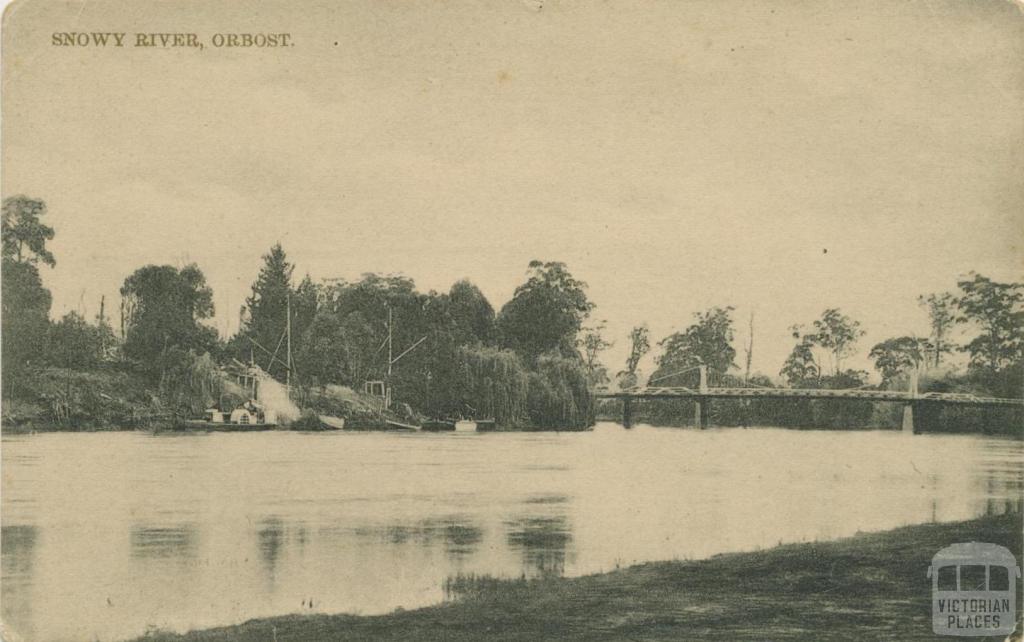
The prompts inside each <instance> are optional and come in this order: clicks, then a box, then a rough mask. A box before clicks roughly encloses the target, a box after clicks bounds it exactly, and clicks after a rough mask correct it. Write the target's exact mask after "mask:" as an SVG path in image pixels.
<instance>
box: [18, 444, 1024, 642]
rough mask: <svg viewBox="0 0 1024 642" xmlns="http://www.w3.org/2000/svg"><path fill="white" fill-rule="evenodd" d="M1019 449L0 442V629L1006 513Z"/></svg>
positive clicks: (379, 605)
mask: <svg viewBox="0 0 1024 642" xmlns="http://www.w3.org/2000/svg"><path fill="white" fill-rule="evenodd" d="M1022 448H1024V446H1022V443H1021V442H1019V441H1008V440H1002V439H990V438H984V437H976V436H964V435H958V436H933V435H921V436H910V435H904V434H901V433H897V432H847V433H843V432H798V431H787V430H775V429H750V430H743V429H714V430H709V431H704V432H699V431H694V430H679V429H656V428H650V427H643V426H641V427H638V428H636V429H634V430H632V431H625V430H623V429H622V428H621V427H619V426H616V425H612V424H601V425H599V426H598V427H597V429H596V430H595V431H594V432H591V433H580V434H551V433H532V434H524V433H518V434H517V433H506V434H501V433H492V434H407V435H399V434H383V433H315V434H300V433H287V432H273V433H258V434H248V435H246V434H209V435H179V436H154V435H146V434H139V433H107V434H41V435H28V436H11V437H5V438H4V439H3V500H2V501H3V505H2V511H3V512H2V514H3V546H2V558H3V578H2V580H3V595H2V598H3V599H2V605H3V606H2V608H3V620H4V622H5V626H6V627H7V629H8V632H10V631H14V632H16V633H17V634H19V635H20V636H21V637H23V638H24V639H28V640H63V639H74V640H86V639H88V640H93V639H97V638H98V639H101V640H106V639H118V638H125V637H129V636H134V635H138V634H141V633H143V632H145V631H146V629H147V627H159V628H164V629H173V630H187V629H190V628H196V627H209V626H215V625H223V624H230V623H235V622H240V621H243V620H246V619H249V618H253V617H258V616H268V615H276V614H284V613H292V612H300V611H304V612H310V611H313V612H354V613H363V614H369V613H380V612H385V611H389V610H393V609H395V608H397V607H404V608H406V609H408V608H412V607H417V606H421V605H425V604H430V603H433V602H438V601H440V600H442V599H444V597H445V596H444V588H443V585H444V581H445V579H446V578H448V577H451V576H454V575H458V574H460V573H461V574H490V575H499V576H509V577H519V576H522V575H524V574H525V575H527V576H533V575H537V574H542V573H564V574H570V575H578V574H583V573H591V572H596V571H602V570H609V569H613V568H615V567H616V566H618V565H628V564H633V563H636V562H641V561H646V560H661V559H671V558H702V557H707V556H710V555H713V554H715V553H720V552H723V551H739V550H752V549H757V548H763V547H769V546H773V545H775V544H778V543H779V542H794V541H805V540H817V539H830V538H836V537H841V536H845V535H850V534H853V533H855V532H857V531H858V530H864V531H871V530H882V529H887V528H891V527H895V526H899V525H903V524H910V523H918V522H928V521H934V520H939V521H942V520H958V519H965V518H969V517H972V516H975V515H980V514H984V513H991V512H1004V511H1006V510H1008V509H1010V510H1020V509H1021V493H1022V486H1024V449H1022ZM922 573H923V570H922ZM310 602H312V607H310Z"/></svg>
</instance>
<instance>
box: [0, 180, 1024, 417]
mask: <svg viewBox="0 0 1024 642" xmlns="http://www.w3.org/2000/svg"><path fill="white" fill-rule="evenodd" d="M45 216H46V205H45V203H43V202H42V201H40V200H38V199H32V198H28V197H24V196H15V197H10V198H8V199H6V200H5V201H4V203H3V230H2V237H3V273H2V274H3V284H2V285H3V294H4V296H3V318H2V324H3V346H2V347H3V368H4V372H5V374H7V375H9V376H7V377H5V381H8V382H12V383H11V386H16V385H17V382H18V381H19V377H18V376H17V375H18V373H20V372H24V371H26V370H31V369H33V368H36V369H38V368H45V367H51V368H52V367H59V368H65V369H69V370H90V369H95V368H98V367H101V366H104V365H105V366H108V367H109V366H110V364H118V365H119V367H124V368H130V369H132V370H133V371H135V372H138V373H140V374H141V375H142V376H143V377H145V378H146V380H148V381H150V382H151V383H152V385H153V387H154V388H155V389H156V390H157V391H158V392H159V393H160V394H161V395H164V396H165V397H167V398H173V399H179V400H180V399H187V398H188V396H189V394H188V393H189V391H190V390H193V389H200V390H205V389H206V388H205V387H204V385H205V384H204V385H199V384H198V383H197V382H202V381H207V380H208V379H209V377H210V371H211V369H214V368H216V367H218V366H223V365H225V364H228V363H230V362H231V361H232V360H237V361H240V362H243V363H248V362H249V361H254V362H256V363H258V364H259V365H260V366H261V367H262V368H263V369H264V370H266V371H267V372H269V373H270V374H271V375H272V376H274V377H275V378H277V379H279V380H281V381H285V380H289V379H290V380H291V382H292V383H293V385H294V387H295V388H296V390H297V391H299V393H300V394H301V395H303V396H304V398H306V399H312V398H315V397H316V394H315V393H316V392H317V391H324V390H326V389H328V388H329V387H330V386H333V385H338V386H347V387H350V388H353V389H357V390H358V389H361V388H362V386H363V384H364V383H365V382H367V381H375V380H385V379H387V380H388V382H389V384H390V385H391V387H392V390H393V391H394V398H395V400H396V401H398V402H401V403H405V404H408V405H409V406H411V407H412V408H415V409H416V410H418V411H419V412H421V413H422V414H425V415H428V416H434V417H455V416H475V417H495V418H496V419H498V420H499V421H500V422H503V423H505V424H506V425H518V426H535V427H554V428H582V427H585V426H588V425H590V423H591V422H592V418H593V399H592V397H593V390H595V389H597V388H601V387H604V386H608V385H611V384H612V380H613V379H614V383H615V385H617V386H619V387H622V388H628V387H634V386H638V385H641V384H643V383H648V382H649V383H651V384H656V385H665V386H670V385H686V386H690V385H694V384H695V377H696V376H697V375H696V372H695V367H696V366H698V365H706V366H707V367H708V369H709V370H710V371H712V372H713V373H716V375H718V376H724V377H727V378H729V377H731V378H732V379H733V380H734V381H733V383H736V382H739V383H741V384H743V385H755V386H773V385H777V384H776V382H775V380H773V379H772V378H770V377H767V376H764V375H760V374H756V373H751V372H750V363H751V359H752V351H753V329H754V318H753V316H751V318H750V320H749V325H750V328H749V330H750V332H749V335H750V337H749V340H748V343H747V345H745V346H743V350H744V352H745V355H744V357H745V359H743V361H745V369H741V368H740V367H739V366H738V365H737V363H736V361H737V356H738V355H737V351H736V348H735V347H734V346H733V344H734V342H735V321H734V318H733V316H734V312H735V309H734V308H733V307H731V306H725V307H713V308H710V309H708V310H704V311H700V312H697V313H695V314H694V317H693V321H692V323H691V324H689V325H688V326H687V327H685V328H683V329H681V330H679V331H675V332H673V333H671V334H669V335H668V336H667V337H665V338H664V339H662V340H661V341H660V342H658V343H657V346H658V347H659V348H660V350H661V354H660V355H659V356H658V357H657V358H656V359H655V364H656V368H655V370H654V372H653V373H652V374H651V375H650V376H649V377H647V378H644V377H643V376H642V373H641V372H640V369H639V366H640V363H641V361H642V360H643V358H644V356H645V355H646V354H648V353H649V351H650V350H651V338H650V331H649V329H648V327H647V326H646V325H640V326H637V327H635V328H633V330H632V331H631V332H630V334H629V336H628V342H629V353H628V356H627V359H626V363H625V364H624V367H623V369H621V370H619V371H618V372H616V373H615V374H614V375H612V374H611V373H610V372H609V371H608V369H607V368H606V367H605V366H604V365H603V364H602V361H601V355H602V353H603V352H604V351H605V350H606V349H607V348H608V347H610V346H611V344H612V343H611V341H609V340H608V339H607V338H606V336H605V335H606V328H605V324H604V322H603V321H597V320H595V319H593V318H592V313H593V309H594V305H593V303H592V302H591V301H590V300H589V298H588V296H587V286H586V284H585V283H584V282H583V281H580V280H578V279H577V278H575V277H574V276H573V275H572V274H571V273H570V271H569V269H568V268H567V266H566V265H565V264H563V263H560V262H541V261H533V262H531V263H530V264H529V265H528V266H527V273H526V278H525V281H524V282H523V283H521V284H520V285H519V287H517V288H516V290H515V293H514V294H513V296H512V298H511V299H510V300H509V301H508V302H506V303H505V304H504V305H503V306H501V308H500V309H497V310H495V308H494V307H493V306H492V305H491V303H490V302H489V301H488V300H487V298H486V297H485V296H484V295H483V293H482V292H481V291H480V289H479V288H478V287H476V286H475V285H474V284H473V283H472V282H470V281H468V280H461V281H459V282H457V283H455V284H453V285H452V286H451V288H450V289H449V290H448V291H447V292H435V291H429V292H422V291H420V290H418V289H417V287H416V285H415V283H414V281H413V280H412V279H409V278H407V277H405V276H400V275H381V274H364V275H363V276H362V277H360V278H359V279H356V280H353V281H343V280H332V281H322V282H316V281H314V280H313V279H312V278H311V277H310V276H309V275H308V274H307V275H305V276H304V277H303V278H302V279H297V278H296V274H295V269H296V268H295V265H294V264H293V263H292V262H291V261H290V260H289V259H288V256H287V254H286V252H285V250H284V248H283V247H282V246H281V245H280V244H277V245H275V246H273V247H272V248H270V249H269V251H268V252H267V253H266V254H265V255H264V256H263V264H262V266H261V269H260V270H259V273H258V274H257V275H255V280H254V281H253V283H252V287H251V292H250V295H249V296H248V297H247V298H246V300H245V302H244V304H243V305H242V306H241V308H240V310H239V311H238V313H239V329H238V331H237V332H236V333H235V334H234V335H233V336H232V337H229V338H227V339H222V338H221V337H219V336H218V334H217V332H216V331H215V330H214V329H213V328H212V327H211V326H210V325H209V320H210V319H211V318H212V317H213V315H214V312H215V310H214V303H213V300H214V299H213V291H212V289H211V288H210V286H209V285H208V283H207V281H206V278H205V276H204V274H203V272H202V270H201V269H200V268H199V267H198V266H197V265H195V264H191V265H186V266H183V267H176V266H171V265H146V266H142V267H139V268H138V269H136V270H135V271H134V272H132V273H131V274H129V275H127V276H126V278H125V279H124V282H123V284H122V286H121V289H120V295H121V299H120V308H119V310H118V311H116V312H111V311H110V309H109V306H107V305H106V301H105V300H101V303H100V308H99V312H98V314H97V315H96V316H95V317H94V318H92V319H86V318H85V317H84V316H83V315H82V314H80V313H78V312H74V311H73V312H69V313H67V314H65V315H64V316H63V317H62V318H60V319H58V320H56V321H51V320H50V306H51V297H50V293H49V292H48V291H47V290H46V289H45V288H44V287H43V285H42V280H41V277H40V270H41V269H50V268H53V267H54V266H55V265H56V257H54V256H53V254H52V253H51V252H50V250H49V249H48V247H47V244H48V242H49V241H51V240H52V239H53V238H54V234H55V232H54V230H53V229H52V228H51V227H49V226H48V225H46V224H45V223H44V219H45ZM1022 301H1024V285H1022V284H1019V283H999V282H996V281H993V280H991V279H989V278H987V277H984V276H982V275H979V274H971V275H969V276H968V277H966V278H963V279H961V280H960V281H959V282H958V283H957V289H956V290H955V291H953V292H945V293H935V294H929V295H925V296H922V297H921V298H920V303H921V305H922V307H923V308H924V309H925V311H926V312H927V315H928V318H929V320H930V328H931V332H930V334H929V336H927V337H914V336H898V337H892V338H889V339H886V340H884V341H881V342H879V343H877V344H876V345H874V346H872V347H871V348H870V349H869V351H868V356H869V357H870V359H871V360H872V361H873V363H874V365H875V367H876V369H877V370H878V372H879V373H880V375H881V378H882V384H881V385H882V386H883V387H891V386H896V385H905V381H904V379H905V378H906V376H907V374H908V373H909V372H910V371H911V370H917V371H923V372H924V373H925V376H924V380H923V387H924V389H925V390H927V389H934V390H969V391H975V392H982V393H985V394H992V395H997V396H1017V395H1019V394H1020V391H1021V389H1022V385H1024V377H1022V363H1024V356H1022V355H1024V311H1022ZM289 325H290V330H291V332H290V341H291V344H290V346H286V345H285V343H286V341H287V338H286V335H285V330H286V328H288V327H289ZM965 326H968V327H971V328H973V329H974V330H975V332H974V334H973V336H972V338H971V339H970V341H968V342H967V343H965V344H963V345H958V344H956V343H955V342H953V341H952V339H951V337H952V335H953V331H954V329H955V328H957V327H965ZM791 331H792V340H793V347H792V350H791V352H790V354H789V356H788V357H787V359H786V360H785V362H784V363H783V364H782V366H781V369H780V371H779V377H781V379H782V380H783V381H784V382H785V385H789V386H791V387H803V388H807V387H811V388H817V387H826V388H856V387H864V386H867V385H868V373H866V372H864V371H860V370H854V369H850V368H848V367H846V365H845V364H846V362H847V360H848V359H849V358H850V357H851V356H852V355H854V354H855V351H856V350H857V348H858V343H859V340H860V339H861V338H862V337H863V336H864V331H863V330H862V328H861V324H860V323H859V322H858V321H856V320H855V319H852V318H850V317H849V316H847V315H845V314H843V312H842V311H841V310H839V309H836V308H829V309H826V310H825V311H824V312H823V313H822V314H821V316H820V318H818V319H815V320H813V321H811V322H810V323H809V324H805V325H794V326H793V327H792V328H791ZM389 333H390V336H391V348H392V351H391V353H390V354H388V351H387V350H386V347H385V346H386V342H387V338H388V335H389ZM288 347H290V348H291V354H292V359H291V361H290V362H289V361H288V359H287V357H286V352H287V348H288ZM955 352H964V353H966V354H967V355H968V358H969V360H968V367H967V370H966V372H963V373H953V372H952V371H948V370H947V369H945V368H944V367H943V365H944V363H945V361H946V360H948V358H949V355H951V354H953V353H955ZM389 363H390V365H391V367H390V369H389ZM389 370H390V375H389ZM12 392H14V391H13V389H12V388H5V390H4V394H5V395H8V396H9V395H10V394H12ZM198 403H199V402H194V403H191V404H185V405H187V406H189V409H190V410H194V408H195V407H196V406H197V404H198Z"/></svg>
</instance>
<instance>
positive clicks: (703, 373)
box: [697, 366, 708, 392]
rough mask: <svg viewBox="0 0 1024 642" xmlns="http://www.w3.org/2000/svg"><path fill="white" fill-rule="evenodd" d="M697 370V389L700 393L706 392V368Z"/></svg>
mask: <svg viewBox="0 0 1024 642" xmlns="http://www.w3.org/2000/svg"><path fill="white" fill-rule="evenodd" d="M697 370H698V371H699V372H700V387H699V388H697V389H698V390H699V391H701V392H707V391H708V367H707V366H698V367H697Z"/></svg>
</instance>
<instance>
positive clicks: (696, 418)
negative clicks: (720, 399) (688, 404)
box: [693, 397, 711, 430]
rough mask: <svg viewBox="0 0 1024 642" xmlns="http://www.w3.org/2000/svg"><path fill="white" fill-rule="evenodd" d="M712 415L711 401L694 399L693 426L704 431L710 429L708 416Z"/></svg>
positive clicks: (699, 398) (700, 398)
mask: <svg viewBox="0 0 1024 642" xmlns="http://www.w3.org/2000/svg"><path fill="white" fill-rule="evenodd" d="M710 414H711V399H709V398H708V397H694V398H693V425H694V426H695V427H697V428H700V429H701V430H703V429H704V428H707V427H708V415H710Z"/></svg>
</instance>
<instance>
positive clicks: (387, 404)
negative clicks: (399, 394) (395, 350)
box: [384, 303, 394, 408]
mask: <svg viewBox="0 0 1024 642" xmlns="http://www.w3.org/2000/svg"><path fill="white" fill-rule="evenodd" d="M393 363H394V361H393V360H392V359H391V304H390V303H389V304H388V376H387V380H386V382H385V384H384V405H385V407H387V408H390V407H391V366H392V365H393Z"/></svg>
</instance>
